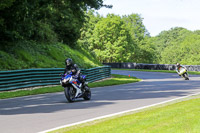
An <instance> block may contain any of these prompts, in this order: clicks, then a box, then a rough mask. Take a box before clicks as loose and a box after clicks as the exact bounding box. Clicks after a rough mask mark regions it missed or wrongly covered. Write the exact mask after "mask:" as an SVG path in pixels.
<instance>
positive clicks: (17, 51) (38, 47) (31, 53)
mask: <svg viewBox="0 0 200 133" xmlns="http://www.w3.org/2000/svg"><path fill="white" fill-rule="evenodd" d="M0 48H1V50H0V70H15V69H27V68H64V67H65V64H64V60H65V59H66V58H72V59H73V60H74V62H75V63H76V64H78V66H79V67H81V68H92V67H97V66H101V63H99V62H98V61H96V60H95V58H94V57H91V55H89V54H87V53H86V52H85V51H83V50H80V51H78V50H73V49H72V48H70V47H69V46H67V45H64V44H61V43H55V44H51V45H50V44H47V43H46V44H45V43H39V44H38V43H36V42H33V41H21V42H18V43H15V45H6V46H1V47H0Z"/></svg>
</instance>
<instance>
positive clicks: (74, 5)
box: [0, 0, 109, 46]
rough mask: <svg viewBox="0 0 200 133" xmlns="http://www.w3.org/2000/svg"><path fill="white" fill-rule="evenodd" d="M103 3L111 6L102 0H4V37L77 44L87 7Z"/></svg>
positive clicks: (0, 31) (0, 19) (0, 21)
mask: <svg viewBox="0 0 200 133" xmlns="http://www.w3.org/2000/svg"><path fill="white" fill-rule="evenodd" d="M103 6H105V7H109V6H107V5H104V4H103V0H81V1H80V0H57V1H55V0H2V1H1V2H0V12H1V16H0V36H1V38H3V40H1V41H2V42H6V41H7V42H11V41H16V40H34V41H39V42H41V41H45V42H52V41H54V42H56V41H59V42H64V43H65V44H68V45H70V46H74V45H75V44H76V41H77V40H78V38H79V37H80V29H81V27H82V26H83V22H84V21H85V14H84V11H87V10H88V8H94V9H99V8H101V7H103ZM2 45H5V43H2Z"/></svg>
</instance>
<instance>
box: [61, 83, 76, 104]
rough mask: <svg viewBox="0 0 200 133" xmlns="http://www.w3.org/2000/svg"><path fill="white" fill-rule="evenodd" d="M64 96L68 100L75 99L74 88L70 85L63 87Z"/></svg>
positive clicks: (72, 100)
mask: <svg viewBox="0 0 200 133" xmlns="http://www.w3.org/2000/svg"><path fill="white" fill-rule="evenodd" d="M64 93H65V97H66V99H67V100H68V101H69V102H74V101H75V95H76V89H74V88H73V87H72V86H69V87H65V88H64Z"/></svg>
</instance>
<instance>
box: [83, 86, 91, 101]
mask: <svg viewBox="0 0 200 133" xmlns="http://www.w3.org/2000/svg"><path fill="white" fill-rule="evenodd" d="M91 95H92V94H91V90H90V88H89V87H88V85H86V86H85V92H84V95H83V99H84V100H90V99H91Z"/></svg>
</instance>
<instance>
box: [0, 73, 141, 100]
mask: <svg viewBox="0 0 200 133" xmlns="http://www.w3.org/2000/svg"><path fill="white" fill-rule="evenodd" d="M138 81H140V79H137V78H135V77H128V76H123V75H117V74H112V78H110V79H107V80H103V81H99V82H93V83H89V87H90V88H94V87H103V86H110V85H119V84H127V83H133V82H138ZM61 91H63V88H62V87H61V86H60V85H58V86H52V87H41V88H37V89H28V90H17V91H4V92H0V99H6V98H13V97H21V96H28V95H37V94H45V93H54V92H61Z"/></svg>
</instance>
